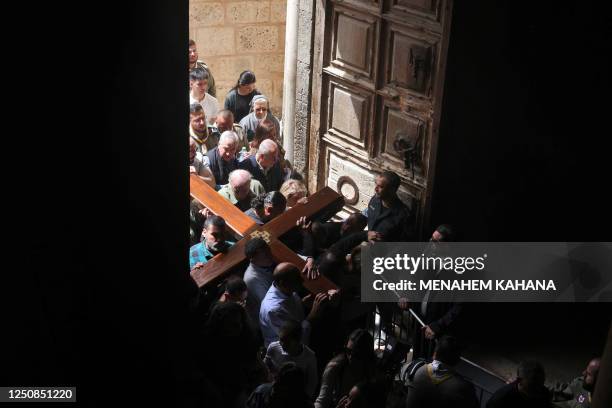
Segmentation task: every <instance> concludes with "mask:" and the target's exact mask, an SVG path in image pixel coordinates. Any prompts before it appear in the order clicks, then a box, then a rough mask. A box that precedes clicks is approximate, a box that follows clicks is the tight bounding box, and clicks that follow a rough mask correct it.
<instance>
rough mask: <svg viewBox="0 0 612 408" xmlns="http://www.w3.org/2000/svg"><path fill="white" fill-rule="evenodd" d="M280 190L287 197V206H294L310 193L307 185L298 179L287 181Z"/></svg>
mask: <svg viewBox="0 0 612 408" xmlns="http://www.w3.org/2000/svg"><path fill="white" fill-rule="evenodd" d="M279 191H280V193H281V194H282V195H284V196H285V198H286V199H287V207H293V206H294V205H296V204H297V201H298V200H299V199H300V198H304V197H306V195H307V194H308V190H307V189H306V185H305V184H304V183H303V182H301V181H298V180H287V181H285V182H284V183H283V185H282V186H281V188H280V190H279Z"/></svg>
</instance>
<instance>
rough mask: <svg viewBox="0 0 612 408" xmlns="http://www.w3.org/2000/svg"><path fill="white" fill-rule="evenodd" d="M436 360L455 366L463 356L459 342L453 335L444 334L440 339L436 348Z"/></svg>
mask: <svg viewBox="0 0 612 408" xmlns="http://www.w3.org/2000/svg"><path fill="white" fill-rule="evenodd" d="M434 351H435V353H436V360H439V361H441V362H443V363H446V364H448V365H451V366H454V365H455V364H457V363H458V362H459V360H460V358H461V348H460V346H459V342H458V341H457V339H456V338H455V337H453V336H442V337H440V338H439V339H438V342H437V343H436V348H435V350H434Z"/></svg>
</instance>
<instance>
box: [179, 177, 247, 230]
mask: <svg viewBox="0 0 612 408" xmlns="http://www.w3.org/2000/svg"><path fill="white" fill-rule="evenodd" d="M189 189H190V193H191V197H193V198H194V199H196V200H198V202H200V203H201V204H202V205H204V206H205V207H206V208H208V209H209V210H210V211H212V213H213V214H215V215H218V216H220V217H223V219H224V220H225V223H226V224H227V225H228V226H229V227H230V228H231V229H232V231H234V232H236V233H237V234H239V235H241V236H244V235H245V234H246V233H247V232H248V231H250V230H253V229H255V228H256V227H257V224H256V223H255V221H253V219H252V218H251V217H249V216H248V215H246V214H245V213H243V212H242V211H240V209H238V207H236V206H235V205H233V204H232V203H230V202H229V201H227V200H226V199H225V198H223V197H222V196H221V195H220V194H219V193H217V192H216V191H215V189H214V188H212V187H211V186H209V185H208V184H206V183H205V182H204V181H203V180H202V179H201V178H199V177H198V176H196V175H195V174H191V175H190V176H189Z"/></svg>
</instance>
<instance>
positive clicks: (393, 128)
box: [379, 101, 428, 185]
mask: <svg viewBox="0 0 612 408" xmlns="http://www.w3.org/2000/svg"><path fill="white" fill-rule="evenodd" d="M381 119H382V126H381V134H380V135H379V140H380V150H379V155H380V160H381V161H382V162H384V163H387V166H384V167H389V165H393V166H394V168H393V170H394V171H399V172H400V173H403V172H405V167H406V166H405V160H404V158H405V155H404V153H403V151H402V150H401V144H400V143H401V141H404V142H408V143H410V144H412V145H413V146H416V152H415V154H414V157H415V162H414V176H413V174H412V170H410V171H409V172H408V174H407V176H408V177H409V178H410V179H413V180H412V181H413V182H414V183H416V184H420V185H425V183H426V181H425V180H426V168H427V166H426V164H427V161H426V157H425V152H426V150H425V147H426V144H427V130H428V125H427V121H426V120H425V119H423V118H420V117H418V116H415V115H412V114H410V113H408V112H403V111H401V110H400V109H398V108H396V107H393V106H390V105H389V104H386V103H385V101H383V107H382V115H381Z"/></svg>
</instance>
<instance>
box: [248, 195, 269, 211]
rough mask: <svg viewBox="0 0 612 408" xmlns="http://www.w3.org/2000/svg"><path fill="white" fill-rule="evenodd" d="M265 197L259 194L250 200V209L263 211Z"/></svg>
mask: <svg viewBox="0 0 612 408" xmlns="http://www.w3.org/2000/svg"><path fill="white" fill-rule="evenodd" d="M266 195H267V194H266V193H261V194H260V195H258V196H255V197H253V199H251V208H253V209H254V210H263V208H264V200H265V199H266Z"/></svg>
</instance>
